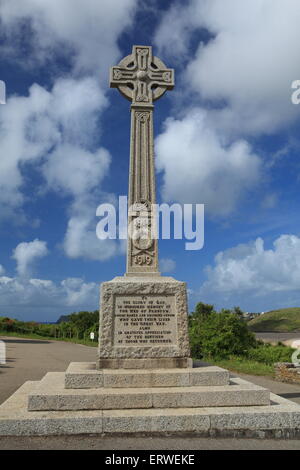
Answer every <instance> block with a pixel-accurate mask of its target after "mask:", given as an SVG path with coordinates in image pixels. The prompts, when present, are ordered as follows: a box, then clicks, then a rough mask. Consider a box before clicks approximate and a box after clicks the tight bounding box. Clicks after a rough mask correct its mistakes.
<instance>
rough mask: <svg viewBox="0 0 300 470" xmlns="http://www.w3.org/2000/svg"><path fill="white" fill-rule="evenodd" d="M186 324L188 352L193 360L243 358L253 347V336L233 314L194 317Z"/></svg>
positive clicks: (254, 341) (222, 313)
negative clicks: (187, 325) (188, 325)
mask: <svg viewBox="0 0 300 470" xmlns="http://www.w3.org/2000/svg"><path fill="white" fill-rule="evenodd" d="M189 323H190V344H191V351H192V356H193V357H195V358H198V359H201V358H203V357H205V358H220V359H225V358H228V357H230V356H231V355H245V354H246V353H247V351H248V350H249V349H250V348H254V347H255V346H256V340H255V336H254V334H253V333H252V332H250V331H249V330H248V328H247V325H246V323H245V322H244V321H243V320H242V319H241V318H240V316H239V315H236V314H235V313H232V312H228V311H226V312H224V311H223V312H221V313H216V312H214V311H210V313H209V314H208V315H202V314H200V315H199V314H197V313H194V314H193V315H192V316H191V317H190V321H189Z"/></svg>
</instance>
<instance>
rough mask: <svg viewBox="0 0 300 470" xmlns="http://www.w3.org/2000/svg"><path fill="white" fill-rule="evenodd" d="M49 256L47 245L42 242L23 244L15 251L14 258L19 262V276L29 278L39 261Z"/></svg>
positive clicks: (34, 241) (35, 241)
mask: <svg viewBox="0 0 300 470" xmlns="http://www.w3.org/2000/svg"><path fill="white" fill-rule="evenodd" d="M47 254H48V249H47V243H46V242H44V241H41V240H38V239H36V240H33V241H32V242H22V243H19V245H18V246H17V247H16V248H15V249H14V252H13V255H12V258H14V259H15V260H16V262H17V272H18V274H19V276H21V277H24V276H29V275H30V274H31V273H32V269H33V266H34V264H35V262H36V261H37V259H39V258H43V257H44V256H46V255H47Z"/></svg>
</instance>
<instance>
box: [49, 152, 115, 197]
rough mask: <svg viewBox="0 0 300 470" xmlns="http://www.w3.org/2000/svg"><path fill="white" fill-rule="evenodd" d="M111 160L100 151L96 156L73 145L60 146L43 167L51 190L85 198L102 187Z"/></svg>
mask: <svg viewBox="0 0 300 470" xmlns="http://www.w3.org/2000/svg"><path fill="white" fill-rule="evenodd" d="M110 161H111V157H110V154H109V153H108V151H107V150H105V149H103V148H100V149H99V150H97V151H96V152H95V153H92V152H89V151H86V150H84V149H82V148H80V147H76V146H72V145H69V144H64V145H60V146H59V147H57V148H56V150H55V151H54V152H52V154H51V158H49V159H48V161H47V162H46V163H45V165H44V166H43V173H44V176H45V178H46V180H47V183H48V185H49V187H50V188H52V189H56V190H57V191H64V192H66V193H67V194H71V195H72V196H78V197H79V196H82V195H83V194H86V193H88V192H90V191H91V190H93V189H95V188H96V186H97V185H100V184H101V183H102V180H103V178H104V176H105V175H106V174H107V172H108V169H109V165H110Z"/></svg>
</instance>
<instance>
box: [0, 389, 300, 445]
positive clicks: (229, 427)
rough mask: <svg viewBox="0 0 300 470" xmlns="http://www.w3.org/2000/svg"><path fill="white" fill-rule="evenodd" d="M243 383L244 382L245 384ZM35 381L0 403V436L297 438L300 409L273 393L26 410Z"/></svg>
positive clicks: (299, 428) (299, 426)
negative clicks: (255, 402)
mask: <svg viewBox="0 0 300 470" xmlns="http://www.w3.org/2000/svg"><path fill="white" fill-rule="evenodd" d="M243 383H245V381H243ZM38 386H39V382H26V383H25V384H24V385H22V387H21V388H20V389H19V390H17V391H16V392H15V393H14V394H13V395H12V396H11V397H10V398H9V399H8V400H6V401H5V402H4V403H3V404H2V405H0V436H49V435H76V434H85V435H88V434H98V435H99V439H101V435H103V434H107V435H110V434H111V435H114V434H115V433H117V434H121V433H124V434H129V435H130V434H132V435H136V434H139V433H141V434H142V435H145V434H146V435H150V436H154V435H155V434H156V433H160V434H161V433H168V434H171V435H172V434H173V435H177V436H182V435H183V434H188V433H191V434H192V435H193V436H200V437H214V436H218V437H229V436H233V437H235V438H237V437H249V438H250V437H252V438H265V437H269V438H271V437H272V438H294V439H295V438H299V437H300V406H299V405H298V404H297V403H294V402H291V401H289V400H286V399H284V398H281V397H279V396H277V395H273V394H271V405H269V406H248V407H241V406H239V407H238V406H233V407H219V408H210V407H205V408H173V409H164V408H160V409H155V408H151V409H136V410H104V411H101V410H86V411H42V412H41V411H28V410H27V403H28V396H29V395H32V394H33V393H34V392H35V390H36V388H37V387H38Z"/></svg>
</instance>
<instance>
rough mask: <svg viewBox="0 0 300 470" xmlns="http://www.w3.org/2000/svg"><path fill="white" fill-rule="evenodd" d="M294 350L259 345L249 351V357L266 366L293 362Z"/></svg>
mask: <svg viewBox="0 0 300 470" xmlns="http://www.w3.org/2000/svg"><path fill="white" fill-rule="evenodd" d="M293 352H294V349H293V348H289V347H287V346H272V345H271V344H264V345H258V346H257V347H256V348H251V349H249V350H248V353H247V357H248V358H249V359H253V360H254V361H258V362H263V363H264V364H269V365H272V364H275V362H291V356H292V354H293Z"/></svg>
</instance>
